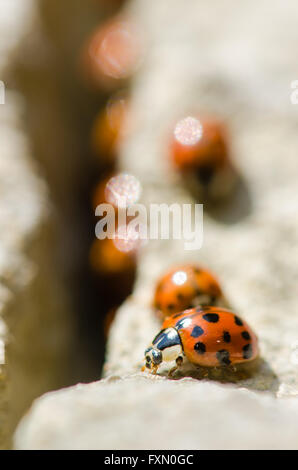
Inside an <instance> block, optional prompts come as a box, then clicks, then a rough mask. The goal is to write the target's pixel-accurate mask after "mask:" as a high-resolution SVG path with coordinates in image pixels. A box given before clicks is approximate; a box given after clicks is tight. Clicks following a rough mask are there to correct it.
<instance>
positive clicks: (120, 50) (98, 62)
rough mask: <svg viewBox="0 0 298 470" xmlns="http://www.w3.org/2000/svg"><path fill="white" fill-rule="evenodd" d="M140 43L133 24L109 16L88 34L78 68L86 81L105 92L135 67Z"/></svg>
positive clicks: (123, 19)
mask: <svg viewBox="0 0 298 470" xmlns="http://www.w3.org/2000/svg"><path fill="white" fill-rule="evenodd" d="M141 43H142V40H141V38H140V33H139V31H138V28H137V27H136V25H135V24H134V23H133V22H132V21H131V20H130V19H129V18H124V17H113V18H112V19H111V20H108V21H107V22H106V23H103V24H101V25H99V27H98V28H97V29H96V30H95V31H94V32H93V33H92V35H91V36H90V38H89V39H88V40H87V42H86V45H85V46H84V47H83V51H82V64H81V69H82V72H83V73H84V75H85V76H86V79H87V82H88V83H90V84H94V85H96V86H101V87H103V88H106V89H111V88H114V87H115V86H118V82H119V81H120V80H121V81H123V80H125V79H128V78H130V77H131V76H132V74H133V73H134V72H135V70H136V69H137V68H138V65H139V63H140V60H141V57H142V44H141Z"/></svg>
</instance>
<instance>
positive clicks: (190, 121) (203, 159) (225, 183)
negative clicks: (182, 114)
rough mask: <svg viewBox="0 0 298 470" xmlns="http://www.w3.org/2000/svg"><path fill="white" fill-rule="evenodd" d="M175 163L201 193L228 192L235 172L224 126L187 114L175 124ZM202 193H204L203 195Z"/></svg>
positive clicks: (172, 151)
mask: <svg viewBox="0 0 298 470" xmlns="http://www.w3.org/2000/svg"><path fill="white" fill-rule="evenodd" d="M170 156H171V160H172V163H173V165H174V166H175V167H176V169H177V170H179V171H180V173H182V174H183V175H184V176H185V177H186V176H187V179H188V182H187V183H188V187H189V188H190V189H192V186H193V187H194V189H195V190H196V191H199V193H203V194H205V193H208V196H210V197H211V198H218V197H223V196H225V195H227V194H228V193H229V192H230V190H231V189H232V187H233V184H234V180H235V178H234V177H235V172H234V169H233V167H232V164H231V161H230V158H229V149H228V142H227V136H226V129H225V127H224V125H223V124H222V123H221V122H219V121H218V120H217V119H215V118H207V117H201V116H196V115H195V116H188V117H186V118H184V119H181V120H180V121H178V122H177V123H176V126H175V128H174V132H173V134H172V137H171V144H170ZM200 195H201V194H200Z"/></svg>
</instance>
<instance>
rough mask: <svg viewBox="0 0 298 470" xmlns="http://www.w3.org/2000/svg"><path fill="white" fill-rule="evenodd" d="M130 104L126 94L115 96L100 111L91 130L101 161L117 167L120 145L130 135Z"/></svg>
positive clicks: (92, 142)
mask: <svg viewBox="0 0 298 470" xmlns="http://www.w3.org/2000/svg"><path fill="white" fill-rule="evenodd" d="M129 120H130V119H129V104H128V98H127V96H126V95H125V93H123V92H121V93H118V94H116V95H114V96H113V97H112V98H111V99H110V100H109V101H108V103H107V106H106V107H105V108H104V109H103V110H102V111H100V112H99V113H98V114H97V116H96V118H95V120H94V124H93V126H92V130H91V147H92V149H93V151H94V154H95V155H98V157H99V158H100V161H102V160H103V159H104V160H105V161H106V162H107V163H109V164H110V165H111V166H115V164H116V160H117V151H118V147H119V145H120V143H121V142H122V141H123V140H124V138H125V137H126V136H127V134H128V133H129V125H128V122H129Z"/></svg>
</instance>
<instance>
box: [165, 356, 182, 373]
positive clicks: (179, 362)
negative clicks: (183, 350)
mask: <svg viewBox="0 0 298 470" xmlns="http://www.w3.org/2000/svg"><path fill="white" fill-rule="evenodd" d="M182 363H183V357H181V356H179V357H177V359H176V365H175V366H174V367H172V369H170V370H169V372H168V377H173V373H174V372H175V371H176V370H177V369H179V367H181V366H182Z"/></svg>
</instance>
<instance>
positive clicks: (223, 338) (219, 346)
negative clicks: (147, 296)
mask: <svg viewBox="0 0 298 470" xmlns="http://www.w3.org/2000/svg"><path fill="white" fill-rule="evenodd" d="M257 356H258V341H257V337H256V335H255V334H254V332H253V331H252V329H251V328H250V327H249V326H248V325H247V323H245V322H244V321H243V320H242V319H241V318H240V317H238V315H235V314H234V313H233V312H230V311H229V310H226V309H222V308H217V307H197V308H194V309H189V310H185V311H184V312H182V313H177V314H175V315H172V316H171V317H168V318H166V320H165V321H164V323H163V325H162V330H161V331H160V332H159V333H158V334H157V336H156V337H155V338H154V339H153V341H152V344H151V345H150V347H149V348H147V349H146V351H145V361H146V363H145V364H146V368H148V369H150V370H151V371H153V373H156V371H157V369H158V367H159V366H160V364H161V363H162V362H172V361H175V362H176V365H175V367H173V368H172V369H171V370H170V371H169V375H171V374H172V373H173V372H174V371H175V370H176V369H177V368H179V367H180V366H181V365H182V364H183V362H185V361H186V360H188V361H189V362H191V363H192V364H195V365H198V366H202V367H220V366H229V365H234V364H239V363H244V362H249V361H252V360H253V359H256V358H257Z"/></svg>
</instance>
